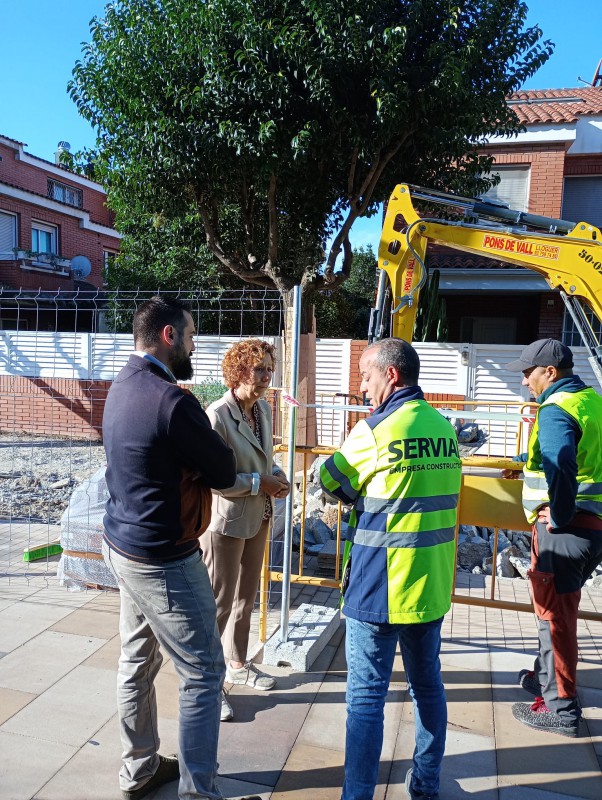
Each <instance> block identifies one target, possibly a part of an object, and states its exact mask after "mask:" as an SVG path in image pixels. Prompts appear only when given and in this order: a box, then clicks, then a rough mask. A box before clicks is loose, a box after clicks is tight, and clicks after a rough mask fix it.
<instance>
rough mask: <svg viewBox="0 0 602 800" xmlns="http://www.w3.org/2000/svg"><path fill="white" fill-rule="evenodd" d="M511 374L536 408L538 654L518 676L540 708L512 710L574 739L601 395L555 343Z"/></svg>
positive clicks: (597, 555)
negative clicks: (579, 615)
mask: <svg viewBox="0 0 602 800" xmlns="http://www.w3.org/2000/svg"><path fill="white" fill-rule="evenodd" d="M508 369H510V370H513V371H517V372H518V371H521V372H522V373H523V376H524V377H523V385H524V386H528V387H529V390H530V392H531V394H532V395H533V397H535V398H537V402H538V403H539V409H538V411H537V416H536V419H535V424H534V426H533V430H532V432H531V435H530V437H529V452H528V453H527V454H526V455H527V457H526V464H525V466H524V470H523V471H524V485H523V507H524V510H525V514H526V516H527V519H528V520H529V522H531V523H532V524H533V539H532V544H531V570H530V572H529V579H530V583H531V595H532V598H533V605H534V607H535V613H536V615H537V618H538V630H539V654H538V657H537V659H536V660H535V664H534V667H533V669H532V670H527V669H524V670H522V671H521V673H520V674H519V683H520V685H521V686H522V687H523V689H525V690H526V691H527V692H529V693H530V694H532V695H534V696H535V701H534V702H533V703H532V704H530V703H515V704H514V705H513V707H512V713H513V714H514V716H515V718H516V719H517V720H519V722H522V723H523V724H525V725H528V726H529V727H531V728H537V729H539V730H542V731H548V732H549V733H557V734H561V735H563V736H571V737H574V736H577V735H578V732H579V720H580V717H581V707H580V705H579V699H578V697H577V683H576V681H577V610H578V607H579V600H580V597H581V587H582V586H583V584H584V583H585V581H586V580H587V578H589V576H590V575H591V573H592V571H593V569H594V568H595V567H596V565H597V564H598V563H600V560H601V559H602V456H601V453H602V397H600V396H599V395H598V394H597V393H596V392H595V391H594V390H593V389H591V388H590V387H588V386H586V385H585V384H584V383H583V381H582V380H581V378H579V376H578V375H574V374H573V354H572V352H571V351H570V349H569V348H568V347H566V345H564V344H562V342H559V341H558V340H556V339H539V340H538V341H536V342H533V343H532V344H530V345H529V346H528V347H526V348H525V349H524V350H523V352H522V354H521V357H520V358H519V359H518V360H517V361H513V362H512V363H511V364H508Z"/></svg>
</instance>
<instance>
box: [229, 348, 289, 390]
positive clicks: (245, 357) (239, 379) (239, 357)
mask: <svg viewBox="0 0 602 800" xmlns="http://www.w3.org/2000/svg"><path fill="white" fill-rule="evenodd" d="M266 355H269V356H270V357H271V359H272V366H273V367H276V348H275V347H274V345H272V344H270V343H269V342H264V341H263V340H262V339H243V340H241V341H240V342H237V343H236V344H234V345H232V347H231V348H230V349H229V350H228V352H227V353H226V355H225V356H224V360H223V361H222V372H223V373H224V382H225V384H226V386H227V387H228V388H229V389H237V388H238V387H239V386H240V384H241V383H244V382H245V381H246V380H248V378H249V372H250V371H251V370H252V369H253V367H257V366H259V364H261V362H262V361H263V359H264V358H265V356H266Z"/></svg>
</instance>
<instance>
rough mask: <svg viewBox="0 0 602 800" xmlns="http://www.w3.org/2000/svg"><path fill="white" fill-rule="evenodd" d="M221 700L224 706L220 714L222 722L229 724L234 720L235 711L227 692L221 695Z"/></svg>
mask: <svg viewBox="0 0 602 800" xmlns="http://www.w3.org/2000/svg"><path fill="white" fill-rule="evenodd" d="M220 700H221V704H222V707H221V710H220V713H219V718H220V722H228V721H229V720H231V719H234V709H233V708H232V706H231V705H230V703H229V701H228V698H227V697H226V693H225V692H222V693H221V695H220Z"/></svg>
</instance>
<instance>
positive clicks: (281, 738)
mask: <svg viewBox="0 0 602 800" xmlns="http://www.w3.org/2000/svg"><path fill="white" fill-rule="evenodd" d="M48 566H50V565H48ZM1 571H2V570H1V569H0V572H1ZM501 585H502V586H504V585H505V584H503V583H502V584H501ZM506 591H514V590H513V589H511V587H509V588H507V589H506ZM314 597H315V592H314V591H313V590H311V589H309V590H308V589H304V590H302V591H298V592H296V593H294V599H295V603H299V602H311V601H312V600H313V598H314ZM333 597H334V596H333ZM328 599H331V598H328ZM584 602H585V603H586V604H589V605H592V604H593V605H594V606H595V604H596V603H597V602H599V596H598V598H597V599H596V598H594V600H592V599H591V598H589V597H585V598H584ZM118 618H119V613H118V596H117V595H116V594H110V593H102V592H91V591H88V592H84V593H70V592H67V591H66V590H65V589H63V588H61V587H59V586H58V585H57V583H56V579H55V578H53V577H52V574H49V573H48V572H47V573H46V574H40V575H36V573H35V570H29V571H25V572H24V573H23V574H22V575H16V576H15V575H12V576H11V577H10V578H9V577H7V576H6V573H4V577H2V578H0V753H1V754H2V758H1V759H0V799H1V800H32V799H33V798H35V800H119V798H120V793H119V790H118V785H117V772H118V769H119V757H120V746H119V737H118V730H117V721H116V714H115V683H116V667H117V658H118V653H119V637H118ZM276 618H277V610H275V612H274V618H273V620H272V621H275V620H276ZM535 646H536V625H535V620H534V618H533V616H532V615H530V614H524V613H522V614H519V613H516V612H508V611H504V612H502V611H498V610H493V609H485V608H478V607H473V606H466V605H454V607H453V609H452V611H451V612H450V613H449V614H448V616H447V618H446V621H445V625H444V642H443V651H442V663H443V670H444V681H445V684H446V687H447V695H448V706H449V726H448V742H447V750H446V757H445V762H444V767H443V777H442V786H441V795H440V796H441V800H460V798H463V799H464V800H569V798H587V799H588V800H600V799H601V798H602V772H601V765H602V664H601V659H600V655H601V650H602V624H600V623H592V622H587V623H586V622H582V623H580V628H579V657H580V662H579V682H580V687H581V688H580V691H581V698H582V702H583V706H584V712H585V720H586V722H585V725H584V735H583V736H582V737H581V738H579V739H575V740H570V739H564V738H562V737H559V736H552V735H550V734H545V733H539V732H536V731H531V730H530V729H528V728H525V727H524V726H521V725H520V724H519V723H517V722H516V721H515V720H514V719H513V718H512V714H511V710H510V709H511V704H512V703H513V702H515V701H519V700H528V697H527V696H526V695H525V694H524V693H523V691H522V690H521V689H520V688H519V687H518V686H517V685H516V675H517V673H518V671H519V669H521V668H523V667H525V666H529V665H530V663H531V661H532V657H533V653H534V651H535ZM265 669H266V671H267V672H270V673H271V674H274V675H275V676H276V677H277V678H278V687H277V689H276V690H274V691H272V692H268V693H266V692H263V693H262V692H253V691H251V690H247V689H245V688H244V687H232V688H231V691H230V698H231V702H232V705H233V706H234V710H235V714H236V719H235V720H234V721H233V722H230V723H223V724H222V728H221V736H220V756H219V758H220V774H221V775H223V776H224V777H223V781H222V789H223V792H224V794H225V795H226V796H227V797H236V796H240V795H242V794H247V793H258V794H259V795H260V796H261V797H262V799H263V800H301V799H303V800H339V798H340V790H341V784H342V765H343V752H344V740H345V679H346V666H345V657H344V625H341V628H340V629H339V631H338V633H337V634H336V635H335V637H334V639H333V640H331V642H330V644H329V645H328V646H327V647H326V648H325V650H324V651H323V652H322V654H321V655H320V657H319V659H318V661H317V662H316V664H315V665H314V666H313V667H312V669H311V671H309V672H306V673H293V672H291V671H290V670H288V669H285V668H278V667H266V668H265ZM177 683H178V680H177V677H176V675H175V672H174V669H173V665H172V664H171V662H169V661H167V662H166V663H165V664H164V666H163V668H162V669H161V672H160V674H159V677H158V679H157V696H158V705H159V717H160V719H159V726H160V731H161V737H162V751H163V752H165V753H171V752H174V751H175V750H176V749H177V747H176V743H177ZM412 747H413V709H412V704H411V700H410V698H409V696H408V692H407V687H406V684H405V679H404V673H403V669H402V665H401V663H400V660H399V659H398V661H397V663H396V667H395V671H394V674H393V681H392V684H391V692H390V697H389V700H388V703H387V709H386V720H385V743H384V748H383V755H382V763H381V770H380V782H379V786H378V787H377V792H376V794H375V800H398V799H399V798H405V792H404V789H403V781H404V777H405V772H406V770H407V768H408V766H409V764H410V758H411V753H412ZM154 800H177V784H175V783H174V784H170V785H168V786H166V787H163V788H162V789H160V790H159V791H157V792H156V793H155V795H154Z"/></svg>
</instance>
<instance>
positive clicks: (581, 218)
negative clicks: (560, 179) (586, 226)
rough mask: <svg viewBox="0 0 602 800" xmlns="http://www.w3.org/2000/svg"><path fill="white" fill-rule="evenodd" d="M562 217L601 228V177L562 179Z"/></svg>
mask: <svg viewBox="0 0 602 800" xmlns="http://www.w3.org/2000/svg"><path fill="white" fill-rule="evenodd" d="M562 218H563V219H568V220H571V221H572V222H589V223H590V224H591V225H595V226H596V227H597V228H602V177H593V178H565V179H564V197H563V199H562Z"/></svg>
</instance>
